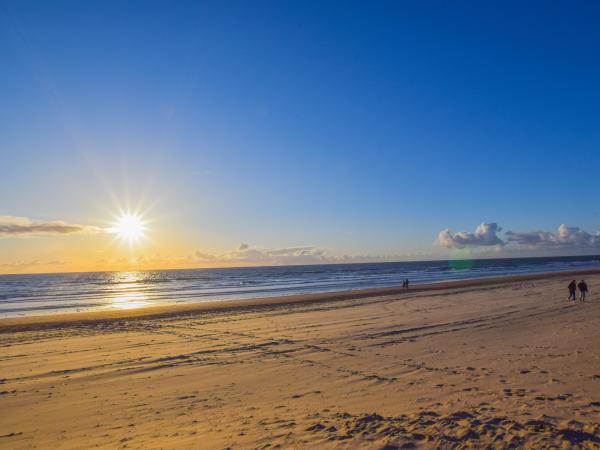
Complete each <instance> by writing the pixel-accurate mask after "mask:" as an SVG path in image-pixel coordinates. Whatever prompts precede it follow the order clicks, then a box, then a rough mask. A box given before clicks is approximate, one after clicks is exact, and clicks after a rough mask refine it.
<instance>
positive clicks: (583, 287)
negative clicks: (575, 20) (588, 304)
mask: <svg viewBox="0 0 600 450" xmlns="http://www.w3.org/2000/svg"><path fill="white" fill-rule="evenodd" d="M577 289H579V293H580V295H579V301H580V302H583V301H585V296H586V295H587V292H588V286H587V284H586V282H585V281H583V280H581V281H580V282H579V284H577V282H576V281H575V280H573V281H571V282H570V283H569V300H573V301H577Z"/></svg>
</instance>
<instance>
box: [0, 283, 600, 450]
mask: <svg viewBox="0 0 600 450" xmlns="http://www.w3.org/2000/svg"><path fill="white" fill-rule="evenodd" d="M585 278H586V280H587V281H588V284H589V285H590V288H591V295H590V296H589V298H588V301H587V302H585V303H572V302H571V303H569V302H568V301H567V300H566V297H567V292H566V284H567V281H568V280H569V279H571V276H570V275H567V274H555V275H540V276H527V277H521V278H519V277H513V278H510V279H503V280H478V281H469V282H458V283H448V284H444V285H441V284H438V285H435V286H425V287H419V288H418V289H411V290H410V291H408V292H406V291H403V290H401V289H377V290H368V291H360V292H356V291H351V292H346V293H329V294H311V295H307V296H295V297H282V298H274V299H262V300H253V301H244V302H234V303H231V302H227V304H225V302H219V303H216V302H214V303H203V304H196V305H185V306H181V307H175V308H173V307H169V308H159V309H152V310H150V309H146V310H131V311H111V312H95V313H81V314H69V315H54V316H45V317H36V318H22V319H21V318H20V319H5V320H2V321H0V410H1V411H2V414H1V415H0V448H2V449H4V448H7V449H9V448H10V449H12V448H70V449H76V448H95V447H101V448H152V449H159V448H165V449H166V448H173V449H182V448H220V449H223V448H228V447H230V448H373V449H381V448H389V449H393V448H402V447H406V448H408V447H410V446H414V447H422V448H455V447H460V446H472V447H474V448H485V447H494V448H496V447H498V448H510V447H514V448H517V447H532V448H546V447H552V446H557V447H567V448H578V447H579V448H600V427H599V425H598V424H599V423H600V294H597V293H596V289H595V287H594V286H600V274H598V273H597V272H596V273H588V274H587V275H586V276H585ZM386 446H387V447H386Z"/></svg>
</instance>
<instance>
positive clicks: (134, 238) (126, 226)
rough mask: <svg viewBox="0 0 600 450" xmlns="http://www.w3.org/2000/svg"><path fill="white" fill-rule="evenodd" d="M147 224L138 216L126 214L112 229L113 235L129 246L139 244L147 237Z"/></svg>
mask: <svg viewBox="0 0 600 450" xmlns="http://www.w3.org/2000/svg"><path fill="white" fill-rule="evenodd" d="M146 230H147V228H146V224H145V222H144V221H143V220H142V218H141V217H140V216H139V215H137V214H132V213H125V214H122V215H121V216H119V217H118V218H117V220H116V222H115V223H114V224H113V226H112V227H110V228H109V231H110V232H111V233H115V234H116V235H117V237H118V238H119V239H121V240H122V241H125V242H127V243H128V244H129V245H133V244H137V243H139V242H140V241H141V240H142V239H144V238H145V237H146Z"/></svg>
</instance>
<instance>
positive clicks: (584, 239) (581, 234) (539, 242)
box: [506, 224, 600, 249]
mask: <svg viewBox="0 0 600 450" xmlns="http://www.w3.org/2000/svg"><path fill="white" fill-rule="evenodd" d="M506 238H507V241H508V242H510V243H514V244H517V245H522V246H525V247H528V248H532V249H542V248H581V249H584V248H590V247H592V248H593V247H600V231H597V232H596V233H594V234H590V233H588V232H587V231H584V230H581V229H580V228H578V227H569V226H567V225H565V224H562V225H560V226H559V227H558V230H557V231H556V232H550V231H542V230H538V231H525V232H519V231H507V232H506Z"/></svg>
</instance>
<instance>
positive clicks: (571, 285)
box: [569, 280, 577, 302]
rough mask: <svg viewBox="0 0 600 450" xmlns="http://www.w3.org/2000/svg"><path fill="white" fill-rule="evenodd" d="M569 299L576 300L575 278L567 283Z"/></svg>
mask: <svg viewBox="0 0 600 450" xmlns="http://www.w3.org/2000/svg"><path fill="white" fill-rule="evenodd" d="M569 300H573V301H574V302H576V301H577V282H576V281H575V280H573V281H571V282H570V283H569Z"/></svg>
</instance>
